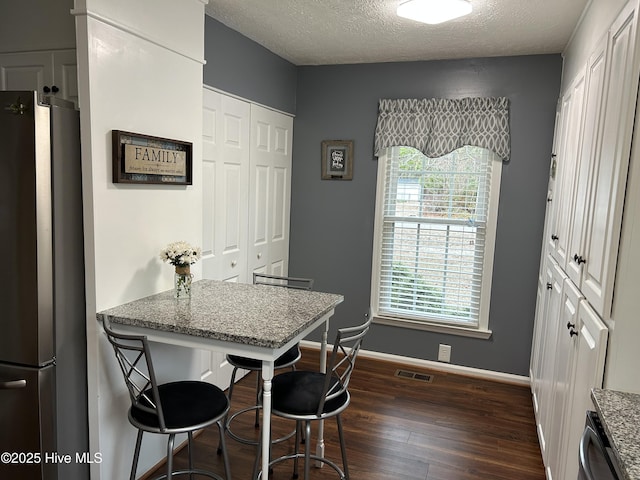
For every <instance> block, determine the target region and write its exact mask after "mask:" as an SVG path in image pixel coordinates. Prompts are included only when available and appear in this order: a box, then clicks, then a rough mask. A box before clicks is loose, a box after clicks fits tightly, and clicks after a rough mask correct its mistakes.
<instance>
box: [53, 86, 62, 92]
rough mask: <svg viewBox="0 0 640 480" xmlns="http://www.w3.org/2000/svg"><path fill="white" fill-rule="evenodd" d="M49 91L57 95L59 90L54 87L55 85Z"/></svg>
mask: <svg viewBox="0 0 640 480" xmlns="http://www.w3.org/2000/svg"><path fill="white" fill-rule="evenodd" d="M51 91H52V92H53V93H58V92H59V91H60V89H59V88H58V87H56V86H55V85H53V86H52V87H51Z"/></svg>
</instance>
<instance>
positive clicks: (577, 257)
mask: <svg viewBox="0 0 640 480" xmlns="http://www.w3.org/2000/svg"><path fill="white" fill-rule="evenodd" d="M573 261H574V262H576V263H577V264H578V265H580V264H581V263H587V261H586V260H585V259H584V258H583V257H582V255H578V254H577V253H576V254H575V255H574V256H573Z"/></svg>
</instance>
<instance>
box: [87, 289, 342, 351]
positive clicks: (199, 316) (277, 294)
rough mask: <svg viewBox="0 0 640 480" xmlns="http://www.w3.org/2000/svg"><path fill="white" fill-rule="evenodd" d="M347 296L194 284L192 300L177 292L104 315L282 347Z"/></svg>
mask: <svg viewBox="0 0 640 480" xmlns="http://www.w3.org/2000/svg"><path fill="white" fill-rule="evenodd" d="M343 299H344V297H343V296H342V295H338V294H333V293H323V292H315V291H308V290H296V289H289V288H282V287H274V286H268V285H252V284H242V283H232V282H221V281H217V280H198V281H196V282H194V283H193V284H192V287H191V298H190V299H189V298H187V299H182V298H181V299H176V298H174V295H173V290H168V291H166V292H162V293H158V294H155V295H151V296H149V297H145V298H141V299H139V300H134V301H132V302H129V303H126V304H124V305H120V306H117V307H113V308H109V309H107V310H104V311H102V312H98V314H97V318H98V320H102V319H103V318H104V317H105V316H106V317H107V318H108V319H109V321H110V322H111V323H114V324H122V325H131V326H134V327H144V328H150V329H154V330H160V331H165V332H173V333H183V334H186V335H191V336H196V337H202V338H208V339H213V340H220V341H223V342H233V343H240V344H244V345H250V346H256V347H266V348H279V347H281V346H283V345H284V344H286V343H287V342H288V341H290V340H291V339H292V338H293V337H295V336H296V335H297V334H299V333H300V332H301V331H303V330H304V329H305V328H306V327H308V326H309V325H310V324H312V323H313V322H315V321H316V320H317V319H319V318H320V317H322V316H323V315H325V314H327V313H328V312H330V311H331V310H332V309H333V308H335V306H336V305H338V304H339V303H341V302H342V301H343Z"/></svg>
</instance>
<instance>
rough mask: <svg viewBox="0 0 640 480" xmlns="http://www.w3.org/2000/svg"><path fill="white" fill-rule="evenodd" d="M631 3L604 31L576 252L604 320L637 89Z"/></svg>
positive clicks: (608, 306) (591, 298)
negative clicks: (597, 113)
mask: <svg viewBox="0 0 640 480" xmlns="http://www.w3.org/2000/svg"><path fill="white" fill-rule="evenodd" d="M632 7H634V5H633V4H630V5H629V6H628V7H627V8H625V9H624V10H623V11H622V13H621V14H620V16H619V17H618V19H617V20H616V22H614V24H613V26H612V28H611V30H610V35H609V47H608V53H607V59H608V60H607V62H608V65H607V78H608V83H607V85H606V87H605V96H604V100H603V118H602V131H601V137H602V138H601V141H600V144H601V146H600V151H599V154H598V155H596V157H595V159H594V166H593V181H592V183H591V185H590V189H591V191H590V206H589V213H588V217H587V222H586V223H587V225H586V230H585V232H586V233H585V242H584V252H577V253H578V255H579V256H581V257H582V260H583V261H584V263H583V264H582V283H581V289H582V291H583V292H584V294H585V296H586V297H587V299H588V300H589V302H590V303H591V305H592V306H593V307H594V309H595V310H596V312H598V313H599V314H600V315H601V316H602V317H603V318H605V319H606V318H608V317H609V315H610V310H611V301H612V296H613V282H614V275H615V269H616V260H617V256H618V246H619V240H620V227H621V224H622V207H623V203H624V194H625V185H626V177H627V171H628V166H629V153H630V150H631V135H632V130H633V116H634V113H635V108H634V106H635V103H636V94H637V87H638V72H637V62H636V59H635V52H634V49H635V45H636V13H637V12H636V11H635V10H634V9H633V8H632Z"/></svg>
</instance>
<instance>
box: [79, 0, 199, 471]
mask: <svg viewBox="0 0 640 480" xmlns="http://www.w3.org/2000/svg"><path fill="white" fill-rule="evenodd" d="M73 13H74V15H75V16H76V34H77V48H78V72H79V73H78V75H79V88H80V98H81V100H80V101H81V104H82V105H83V108H82V111H81V132H82V156H83V188H84V192H83V195H84V208H85V212H84V217H85V243H86V246H85V255H86V272H87V330H88V369H89V373H88V376H89V416H90V418H89V425H90V448H91V451H92V452H93V453H95V452H100V453H101V455H102V462H101V463H100V464H94V465H93V466H92V471H91V478H92V479H94V480H95V479H107V480H111V479H115V478H128V471H129V469H130V466H131V457H132V453H133V448H134V443H135V435H136V430H135V429H134V428H133V427H132V426H131V425H130V424H129V422H128V421H127V409H128V406H129V399H128V394H127V392H126V389H125V387H124V382H123V380H122V376H121V374H120V372H119V370H118V369H117V368H118V367H117V365H116V362H115V358H114V355H113V351H112V350H111V347H110V345H109V344H108V343H107V342H106V340H105V338H104V336H103V334H102V333H101V329H100V327H99V325H98V324H97V322H96V320H95V313H96V311H100V310H103V309H105V308H108V307H112V306H115V305H118V304H121V303H125V302H127V301H130V300H133V299H135V298H139V297H142V296H145V295H149V294H152V293H156V292H159V291H162V290H166V289H169V288H171V287H172V282H173V269H172V267H171V266H170V265H166V264H163V263H162V262H161V261H160V259H159V257H158V253H159V251H160V249H161V248H163V247H164V246H165V245H166V244H167V243H169V242H172V241H176V240H186V241H189V242H192V243H194V244H198V242H199V241H200V239H201V238H202V182H201V178H202V166H201V160H200V159H201V156H202V155H201V151H202V147H201V132H202V113H201V110H202V66H203V63H204V2H203V1H201V0H137V1H136V2H129V1H128V0H76V2H75V7H74V11H73ZM113 129H116V130H125V131H130V132H136V133H142V134H147V135H154V136H159V137H166V138H170V139H176V140H183V141H188V142H192V143H193V159H194V162H193V185H192V186H170V185H123V184H114V183H113V182H112V180H111V168H112V155H111V153H112V152H111V131H112V130H113ZM193 271H194V273H195V276H196V278H198V277H199V276H200V269H199V266H198V265H197V264H196V266H195V268H194V270H193ZM153 348H154V360H155V363H156V370H157V371H158V373H159V374H160V377H161V378H160V380H162V381H164V380H168V379H172V378H181V379H184V378H198V375H199V372H198V359H197V358H196V357H195V356H194V355H193V353H192V352H191V351H189V350H186V349H180V348H177V347H169V346H163V345H153ZM165 448H166V439H165V438H162V437H161V436H156V435H146V436H145V439H144V441H143V450H142V454H141V458H140V463H139V469H138V471H139V472H144V471H146V470H147V469H149V468H150V467H152V466H153V465H154V464H155V463H156V462H158V461H159V460H160V459H161V458H162V457H163V456H164V455H165Z"/></svg>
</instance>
